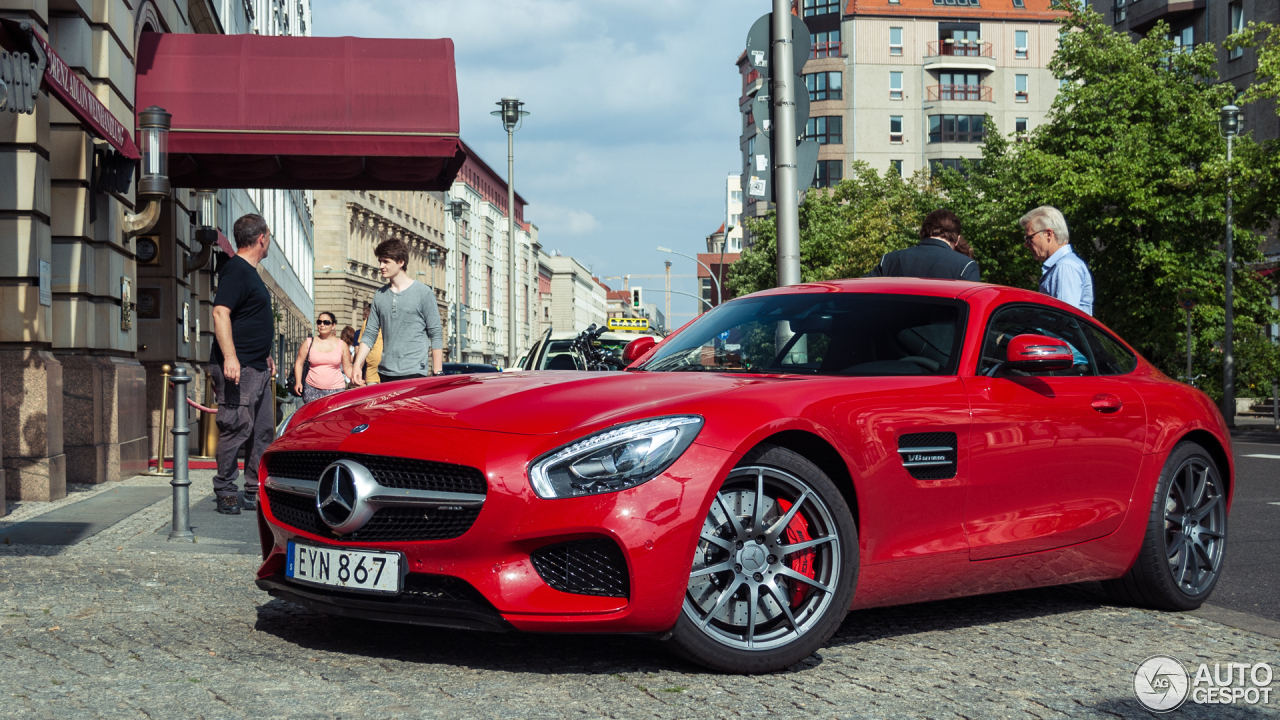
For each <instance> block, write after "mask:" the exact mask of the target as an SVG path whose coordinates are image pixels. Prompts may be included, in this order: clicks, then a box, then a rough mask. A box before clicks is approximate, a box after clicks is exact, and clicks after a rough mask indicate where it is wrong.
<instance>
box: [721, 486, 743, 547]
mask: <svg viewBox="0 0 1280 720" xmlns="http://www.w3.org/2000/svg"><path fill="white" fill-rule="evenodd" d="M716 502H718V503H720V509H721V510H723V511H724V514H725V515H726V516H727V517H728V518H729V525H730V526H732V527H733V533H734V536H735V537H736V538H737V539H738V540H743V539H744V538H746V536H747V531H746V530H743V529H742V523H740V522H738V515H737V513H735V512H733V511H732V510H730V509H729V503H727V502H725V501H724V495H721V494H719V493H716Z"/></svg>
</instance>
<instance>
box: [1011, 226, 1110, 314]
mask: <svg viewBox="0 0 1280 720" xmlns="http://www.w3.org/2000/svg"><path fill="white" fill-rule="evenodd" d="M1018 224H1019V225H1021V226H1022V231H1023V233H1025V234H1024V235H1023V237H1022V243H1023V244H1024V245H1026V246H1027V248H1028V249H1030V250H1031V254H1032V255H1034V256H1035V258H1036V260H1037V261H1038V262H1040V263H1041V270H1042V271H1043V274H1042V275H1041V276H1040V292H1042V293H1044V294H1045V295H1049V296H1052V297H1055V298H1057V299H1059V300H1061V301H1062V302H1064V303H1067V304H1069V305H1074V306H1075V307H1077V308H1080V309H1081V310H1083V311H1084V312H1086V313H1088V314H1089V315H1092V314H1093V273H1091V272H1089V266H1088V265H1087V264H1086V263H1085V261H1084V259H1083V258H1081V257H1080V256H1079V255H1077V254H1076V253H1075V251H1074V250H1072V249H1071V242H1070V236H1069V235H1068V233H1067V220H1066V218H1064V217H1063V216H1062V212H1061V211H1059V210H1058V209H1057V208H1055V207H1050V206H1048V205H1042V206H1040V207H1038V208H1036V209H1035V210H1032V211H1031V212H1029V213H1027V214H1026V215H1023V216H1022V218H1021V219H1020V220H1018Z"/></svg>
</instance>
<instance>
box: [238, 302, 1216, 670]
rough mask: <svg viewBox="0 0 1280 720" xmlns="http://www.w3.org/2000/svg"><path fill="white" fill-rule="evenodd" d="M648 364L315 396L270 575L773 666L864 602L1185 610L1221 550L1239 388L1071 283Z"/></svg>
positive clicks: (414, 608) (705, 319)
mask: <svg viewBox="0 0 1280 720" xmlns="http://www.w3.org/2000/svg"><path fill="white" fill-rule="evenodd" d="M553 342H554V341H553ZM548 354H550V353H548ZM637 355H640V356H639V357H637ZM627 356H628V359H629V360H632V361H633V362H632V364H631V365H630V366H629V368H628V370H627V371H626V372H614V373H514V374H501V375H498V374H489V375H469V376H464V377H450V378H432V379H424V380H419V381H414V382H405V383H399V384H397V385H396V386H394V387H386V386H384V387H370V388H364V389H359V390H351V391H348V392H345V393H341V394H339V395H336V396H334V397H333V398H325V399H322V400H318V401H315V402H312V403H309V404H307V405H305V406H303V407H302V408H301V409H300V410H299V411H298V412H297V413H295V414H294V415H293V420H292V422H291V423H290V425H289V426H288V427H287V428H286V429H285V431H284V433H283V434H282V435H281V437H280V438H279V439H277V440H276V441H275V443H274V444H273V445H272V446H271V447H270V448H268V450H267V452H266V454H265V456H264V459H263V463H262V468H261V469H260V471H259V477H265V478H266V480H265V489H264V501H263V502H262V503H261V505H260V507H261V508H262V509H261V513H262V516H261V517H262V520H263V522H262V523H260V525H259V527H260V530H261V534H262V547H263V552H264V560H263V563H262V566H261V568H260V569H259V571H258V577H257V584H258V587H260V588H261V589H263V590H265V591H267V592H269V593H270V594H272V595H274V596H277V597H281V598H285V599H287V600H290V601H292V602H295V603H299V604H301V605H304V606H307V607H309V608H312V609H313V610H315V611H317V612H320V613H324V614H326V615H331V616H350V617H362V618H371V619H376V620H388V621H394V622H407V623H418V624H423V625H437V626H445V627H454V628H469V629H475V630H511V629H516V630H526V631H540V632H608V633H647V634H651V635H652V636H654V637H658V638H662V639H664V640H666V641H667V645H668V646H669V647H670V648H671V649H672V650H674V651H675V652H677V653H678V654H680V655H681V656H683V657H685V658H688V659H690V660H692V661H693V662H696V663H700V664H702V665H705V666H707V667H711V668H716V669H719V670H724V671H730V672H764V671H771V670H777V669H779V668H784V667H787V666H789V665H791V664H794V663H796V662H798V661H800V660H802V659H804V658H805V657H807V656H808V655H810V654H811V653H813V652H814V651H815V650H817V649H818V648H820V647H821V646H822V645H823V644H824V643H825V642H826V641H827V640H828V639H829V638H830V637H831V635H832V633H834V632H835V630H836V628H837V627H838V626H839V625H840V623H841V622H842V620H843V619H844V617H845V614H846V613H847V612H848V611H849V610H850V609H851V608H868V607H875V606H884V605H894V604H900V603H914V602H920V601H925V600H939V599H943V598H951V597H957V596H963V595H974V594H980V593H990V592H1001V591H1008V590H1016V589H1019V588H1029V587H1038V586H1045V585H1054V584H1059V583H1075V582H1081V581H1099V580H1100V581H1104V586H1105V587H1106V588H1107V589H1108V590H1109V591H1110V592H1111V593H1112V594H1113V596H1114V597H1115V598H1116V599H1118V600H1120V601H1122V602H1126V603H1133V604H1136V605H1142V606H1147V607H1153V608H1158V609H1163V610H1174V611H1177V610H1187V609H1190V608H1194V607H1197V606H1199V605H1200V604H1201V603H1203V602H1204V601H1205V599H1206V598H1207V597H1209V595H1210V593H1212V592H1213V588H1214V585H1215V584H1216V582H1217V580H1218V577H1219V574H1220V572H1221V568H1222V558H1223V551H1224V546H1225V542H1226V532H1227V516H1228V510H1229V507H1230V503H1231V493H1232V489H1233V486H1234V483H1233V469H1232V461H1231V448H1230V439H1229V436H1228V433H1227V428H1226V426H1225V423H1224V422H1223V419H1222V416H1221V415H1220V414H1219V413H1218V411H1217V409H1216V407H1215V406H1214V403H1213V402H1212V401H1210V400H1209V398H1208V397H1206V396H1205V395H1204V394H1203V393H1201V392H1200V391H1198V390H1196V389H1194V388H1191V387H1189V386H1187V385H1184V384H1181V383H1178V382H1174V381H1173V380H1170V379H1169V378H1168V377H1166V376H1164V375H1163V374H1161V373H1160V371H1158V370H1157V369H1156V368H1155V367H1153V366H1152V365H1151V364H1150V363H1148V362H1147V361H1146V360H1144V359H1142V358H1141V357H1139V356H1138V354H1137V353H1135V352H1134V351H1133V349H1132V348H1131V347H1129V346H1128V345H1126V344H1125V343H1124V342H1123V341H1122V340H1120V339H1119V338H1118V337H1116V335H1115V334H1114V333H1112V332H1111V331H1110V330H1108V329H1107V328H1106V327H1104V326H1103V325H1102V324H1100V323H1099V322H1097V321H1096V320H1094V319H1093V318H1091V317H1089V316H1087V315H1084V314H1082V313H1080V312H1078V311H1077V310H1075V309H1074V308H1072V307H1070V306H1068V305H1065V304H1063V303H1060V302H1058V301H1056V300H1054V299H1052V298H1049V297H1047V296H1045V295H1041V294H1039V293H1034V292H1029V291H1024V290H1016V289H1012V288H1006V287H997V286H992V285H983V284H977V283H965V282H956V281H939V280H915V279H888V278H878V279H860V280H846V281H838V282H827V283H812V284H805V285H796V286H792V287H786V288H777V289H774V290H769V291H766V292H762V293H756V294H753V295H748V296H746V297H742V298H738V299H736V300H733V301H731V302H728V303H726V304H724V305H722V306H720V307H717V308H716V309H714V310H712V311H710V312H708V313H707V314H705V315H703V316H702V317H701V318H699V319H698V320H696V321H695V322H693V323H691V324H690V325H688V326H687V327H686V328H684V329H683V330H681V331H680V332H679V333H677V334H675V335H673V336H671V337H669V338H667V339H666V341H665V342H663V343H661V344H659V345H657V346H654V344H653V341H652V340H647V339H641V340H637V341H635V342H634V344H633V345H631V346H629V347H628V352H627ZM316 622H324V620H322V619H317V620H316ZM331 622H332V621H331Z"/></svg>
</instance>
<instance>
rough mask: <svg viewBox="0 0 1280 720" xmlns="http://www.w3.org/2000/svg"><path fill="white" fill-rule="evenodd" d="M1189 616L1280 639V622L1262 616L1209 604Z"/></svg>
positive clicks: (1193, 611)
mask: <svg viewBox="0 0 1280 720" xmlns="http://www.w3.org/2000/svg"><path fill="white" fill-rule="evenodd" d="M1187 614H1188V615H1191V616H1193V617H1198V618H1202V619H1204V620H1212V621H1213V622H1216V623H1218V624H1219V625H1226V626H1227V627H1233V628H1236V629H1238V630H1247V631H1249V632H1252V633H1257V634H1259V635H1266V636H1267V637H1272V638H1277V639H1280V622H1276V621H1275V620H1268V619H1267V618H1264V617H1262V616H1261V615H1254V614H1252V613H1246V612H1240V611H1239V610H1228V609H1227V608H1224V607H1219V606H1217V605H1210V604H1209V603H1205V604H1204V605H1201V606H1200V607H1199V608H1197V609H1195V610H1191V611H1189V612H1188V613H1187Z"/></svg>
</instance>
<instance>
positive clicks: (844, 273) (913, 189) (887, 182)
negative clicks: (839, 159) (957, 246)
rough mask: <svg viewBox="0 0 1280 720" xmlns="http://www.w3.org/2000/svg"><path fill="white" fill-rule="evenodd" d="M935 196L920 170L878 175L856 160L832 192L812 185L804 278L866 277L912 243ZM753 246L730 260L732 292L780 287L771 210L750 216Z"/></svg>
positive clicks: (804, 232) (804, 230)
mask: <svg viewBox="0 0 1280 720" xmlns="http://www.w3.org/2000/svg"><path fill="white" fill-rule="evenodd" d="M937 203H938V198H937V192H936V188H934V187H933V186H932V185H931V184H930V183H929V182H928V180H927V179H926V178H925V176H924V174H923V173H920V174H917V175H916V176H915V177H912V178H910V179H904V178H901V177H898V176H897V175H895V174H893V173H891V172H886V173H885V175H883V176H881V175H879V174H877V173H876V171H875V170H872V169H871V168H870V167H868V166H867V165H866V164H865V163H860V162H859V163H854V165H853V169H852V172H851V174H850V176H849V177H848V178H846V179H844V180H842V181H841V182H840V183H839V184H837V185H836V186H835V187H834V188H831V189H830V190H811V191H809V193H808V194H807V195H806V196H805V201H804V204H802V205H801V206H800V272H801V278H802V279H803V280H804V281H805V282H818V281H822V280H834V279H838V278H849V277H861V276H863V275H866V274H867V273H868V272H870V271H871V268H873V267H875V265H876V263H877V262H879V261H880V258H881V257H882V256H883V255H884V254H885V253H887V252H890V251H893V250H899V249H901V248H904V247H908V246H910V245H914V244H915V242H916V238H917V236H918V230H919V227H920V221H921V220H922V219H923V218H924V216H925V215H926V214H927V213H928V212H929V211H930V210H932V209H933V208H935V207H937ZM747 232H748V233H750V234H751V236H752V238H753V245H752V247H751V249H749V250H747V251H746V252H744V253H743V254H742V258H741V259H740V260H739V261H738V262H736V263H734V264H733V266H732V267H731V268H730V270H729V277H728V280H727V281H726V282H727V284H728V286H729V289H730V290H732V291H733V293H734V294H735V295H746V294H748V293H753V292H756V291H757V290H764V289H766V288H771V287H773V286H774V285H775V284H776V280H777V265H778V245H777V225H776V221H775V218H774V214H773V213H770V214H769V215H767V216H764V217H761V218H756V219H748V220H747Z"/></svg>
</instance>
